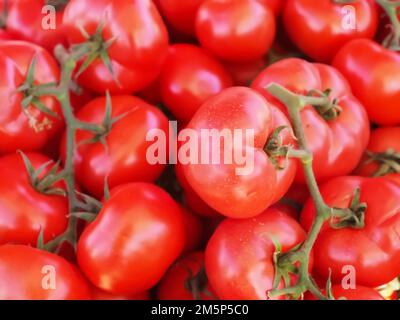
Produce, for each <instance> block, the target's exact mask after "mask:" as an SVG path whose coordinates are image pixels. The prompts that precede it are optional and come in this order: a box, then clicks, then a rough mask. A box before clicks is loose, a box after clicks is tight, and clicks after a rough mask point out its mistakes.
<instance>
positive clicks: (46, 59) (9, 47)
mask: <svg viewBox="0 0 400 320" xmlns="http://www.w3.org/2000/svg"><path fill="white" fill-rule="evenodd" d="M34 56H35V57H36V68H35V73H34V82H35V84H47V83H51V82H53V83H54V82H58V80H59V77H60V71H59V68H58V65H57V62H56V61H55V60H54V58H53V57H52V56H51V55H50V54H49V53H48V52H47V51H46V50H44V49H43V48H41V47H39V46H37V45H34V44H32V43H28V42H24V41H1V42H0V70H1V74H2V75H3V76H2V77H1V80H0V97H1V110H2V111H1V117H0V128H1V130H0V152H1V153H9V152H14V151H16V150H23V151H39V150H41V149H42V148H43V147H44V146H45V145H46V143H47V142H48V141H49V140H50V139H51V137H52V136H53V135H54V134H56V133H57V132H58V131H59V130H60V129H61V128H62V125H63V122H62V120H61V118H62V117H61V111H60V106H59V103H58V102H57V100H56V99H55V98H54V97H50V96H44V97H42V98H40V101H41V102H42V103H43V104H44V105H45V106H46V107H47V108H48V109H50V110H52V111H53V112H55V113H57V114H58V115H59V116H60V117H59V118H55V117H52V116H48V115H46V114H44V113H43V112H41V111H39V110H38V109H37V108H36V107H34V106H32V105H30V106H28V108H27V110H26V113H24V112H23V110H22V106H21V103H22V100H23V99H24V94H23V93H22V92H16V91H17V88H19V87H20V86H22V85H23V84H24V83H25V81H26V75H27V72H28V69H29V66H30V64H31V62H32V58H33V57H34ZM27 114H28V115H29V118H28V116H27Z"/></svg>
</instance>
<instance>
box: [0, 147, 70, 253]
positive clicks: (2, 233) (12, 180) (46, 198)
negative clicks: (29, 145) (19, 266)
mask: <svg viewBox="0 0 400 320" xmlns="http://www.w3.org/2000/svg"><path fill="white" fill-rule="evenodd" d="M26 156H27V157H28V158H29V160H30V161H31V163H32V165H33V167H34V168H35V169H38V168H39V167H40V166H42V165H44V164H45V163H48V162H49V161H50V159H49V158H47V157H46V156H43V155H41V154H38V153H29V154H27V155H26ZM52 165H54V163H51V162H50V163H49V166H48V167H47V168H46V170H45V171H44V172H43V174H42V175H41V176H42V177H43V175H44V174H45V173H46V172H48V171H49V170H50V169H51V166H52ZM0 170H1V172H2V177H3V178H2V179H1V182H0V245H2V244H7V243H15V244H26V245H31V246H35V245H36V243H37V240H38V237H39V232H40V230H42V231H43V235H44V240H45V242H47V241H49V240H51V239H53V238H54V237H56V236H57V235H60V234H61V233H62V232H63V231H64V230H65V229H66V227H67V224H68V219H67V216H68V213H69V211H68V201H67V199H66V198H65V197H63V196H53V195H46V194H44V193H41V192H40V191H37V190H36V189H35V187H34V186H33V185H32V183H31V181H30V178H29V176H28V172H27V170H26V168H25V165H24V162H23V160H22V157H21V155H19V154H10V155H7V156H4V157H2V158H0Z"/></svg>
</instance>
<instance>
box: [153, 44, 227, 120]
mask: <svg viewBox="0 0 400 320" xmlns="http://www.w3.org/2000/svg"><path fill="white" fill-rule="evenodd" d="M159 81H160V86H161V97H162V101H163V102H164V104H165V105H166V106H167V107H168V109H169V110H171V112H172V113H173V114H174V115H175V117H176V118H177V119H178V120H180V121H182V122H183V123H187V122H189V121H190V120H191V119H192V117H193V115H194V114H195V113H196V111H197V110H198V109H199V108H200V106H201V105H202V104H203V103H204V102H205V101H206V100H207V99H209V98H210V97H212V96H215V95H216V94H218V93H220V92H221V91H222V90H224V89H226V88H229V87H231V86H232V80H231V78H230V76H229V74H228V72H227V71H226V70H225V69H224V67H223V66H222V65H221V64H220V63H219V62H218V61H217V60H216V59H215V58H214V57H212V56H211V55H209V54H208V53H207V52H206V51H205V50H203V49H201V48H199V47H196V46H194V45H190V44H175V45H172V46H170V48H169V53H168V57H167V60H166V62H165V65H164V67H163V69H162V72H161V75H160V80H159Z"/></svg>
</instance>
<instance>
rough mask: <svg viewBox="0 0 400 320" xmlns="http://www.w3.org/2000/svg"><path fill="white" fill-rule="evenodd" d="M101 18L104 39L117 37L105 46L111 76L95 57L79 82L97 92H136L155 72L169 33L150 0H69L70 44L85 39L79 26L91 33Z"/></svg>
mask: <svg viewBox="0 0 400 320" xmlns="http://www.w3.org/2000/svg"><path fill="white" fill-rule="evenodd" d="M102 19H106V22H107V23H106V24H105V26H104V30H103V33H102V36H103V39H104V40H106V41H107V40H109V39H111V38H113V37H116V39H115V41H114V43H113V44H112V45H111V47H110V48H109V49H108V54H109V57H110V60H111V63H112V67H113V72H114V78H115V80H116V81H115V80H114V79H113V76H112V75H111V74H110V72H109V71H108V69H107V68H106V66H105V65H104V64H103V63H102V62H101V60H99V59H97V60H96V61H94V63H93V64H92V65H91V66H90V67H89V68H88V69H87V70H86V71H85V72H84V73H83V74H82V75H81V76H80V77H79V79H78V81H79V83H80V84H81V85H82V86H84V87H86V88H88V89H90V90H92V91H94V92H98V93H104V92H105V91H106V90H109V91H110V93H114V94H127V93H132V92H137V91H139V90H141V89H143V88H145V87H146V86H147V85H149V84H150V83H151V82H152V81H154V80H155V79H156V77H157V76H158V74H159V72H160V70H161V66H162V64H163V63H164V60H165V57H166V54H167V49H168V33H167V30H166V28H165V25H164V23H163V21H162V19H161V17H160V15H159V13H158V10H157V8H156V6H155V5H154V4H153V2H152V1H151V0H88V1H80V0H72V1H70V2H69V3H68V5H67V7H66V8H65V13H64V19H63V24H64V26H65V32H66V34H67V38H68V42H69V44H77V43H82V42H84V41H85V38H84V37H83V35H82V33H81V30H80V29H79V26H81V27H83V28H84V29H85V30H86V31H87V32H88V34H90V35H93V34H94V33H95V31H96V28H97V26H98V25H99V24H100V23H101V21H102Z"/></svg>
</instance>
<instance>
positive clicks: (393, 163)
mask: <svg viewBox="0 0 400 320" xmlns="http://www.w3.org/2000/svg"><path fill="white" fill-rule="evenodd" d="M367 156H368V157H369V159H368V160H367V161H366V162H365V163H366V164H367V163H370V162H376V163H378V164H379V168H378V170H377V171H376V172H375V173H374V174H373V176H374V177H382V176H385V175H388V174H391V173H400V152H397V151H396V150H394V149H389V150H387V151H385V152H380V153H374V152H371V151H367Z"/></svg>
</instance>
